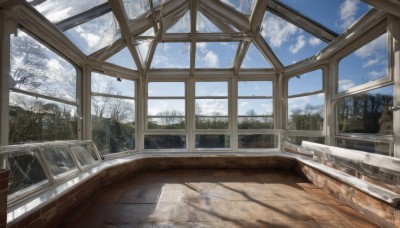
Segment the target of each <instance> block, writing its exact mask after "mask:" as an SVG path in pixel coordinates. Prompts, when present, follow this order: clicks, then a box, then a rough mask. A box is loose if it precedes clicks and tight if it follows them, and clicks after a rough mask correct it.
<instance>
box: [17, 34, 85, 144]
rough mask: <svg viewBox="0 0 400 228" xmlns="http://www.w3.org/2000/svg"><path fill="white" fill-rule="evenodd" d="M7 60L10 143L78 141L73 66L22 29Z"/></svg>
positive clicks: (74, 70)
mask: <svg viewBox="0 0 400 228" xmlns="http://www.w3.org/2000/svg"><path fill="white" fill-rule="evenodd" d="M10 57H11V71H10V78H9V80H10V84H9V86H10V98H9V127H10V131H9V144H16V143H27V142H38V141H44V140H46V141H53V140H69V139H77V133H78V130H77V129H78V114H77V109H78V107H77V104H76V82H77V74H76V69H75V67H74V66H73V65H72V64H70V63H69V62H67V61H66V60H65V59H64V58H62V57H61V56H59V55H58V54H57V53H55V52H53V51H52V50H50V49H49V48H47V47H46V46H44V45H42V44H41V43H40V42H38V41H37V40H35V39H34V38H33V37H31V36H30V35H28V34H27V33H25V32H23V31H22V30H18V36H17V37H15V36H14V35H12V36H11V53H10Z"/></svg>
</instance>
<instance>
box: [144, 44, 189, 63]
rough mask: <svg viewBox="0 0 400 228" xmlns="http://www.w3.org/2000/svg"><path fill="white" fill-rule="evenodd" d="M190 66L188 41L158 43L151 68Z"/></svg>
mask: <svg viewBox="0 0 400 228" xmlns="http://www.w3.org/2000/svg"><path fill="white" fill-rule="evenodd" d="M189 67H190V43H158V45H157V48H156V51H155V53H154V57H153V61H152V62H151V68H178V69H188V68H189Z"/></svg>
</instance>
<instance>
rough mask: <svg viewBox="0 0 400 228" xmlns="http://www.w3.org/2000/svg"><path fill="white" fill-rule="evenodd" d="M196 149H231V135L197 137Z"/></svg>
mask: <svg viewBox="0 0 400 228" xmlns="http://www.w3.org/2000/svg"><path fill="white" fill-rule="evenodd" d="M195 148H196V149H203V148H204V149H206V148H209V149H212V148H216V149H217V148H222V149H227V148H230V137H229V135H196V139H195Z"/></svg>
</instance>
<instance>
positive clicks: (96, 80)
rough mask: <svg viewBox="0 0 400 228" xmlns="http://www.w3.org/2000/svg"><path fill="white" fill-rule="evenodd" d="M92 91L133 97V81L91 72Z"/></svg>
mask: <svg viewBox="0 0 400 228" xmlns="http://www.w3.org/2000/svg"><path fill="white" fill-rule="evenodd" d="M92 92H95V93H104V94H110V95H119V96H127V97H134V96H135V82H134V81H131V80H127V79H120V80H119V79H118V78H116V77H111V76H107V75H104V74H100V73H97V72H92Z"/></svg>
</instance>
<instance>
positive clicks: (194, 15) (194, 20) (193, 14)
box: [190, 0, 197, 75]
mask: <svg viewBox="0 0 400 228" xmlns="http://www.w3.org/2000/svg"><path fill="white" fill-rule="evenodd" d="M196 25H197V0H192V3H191V6H190V29H191V30H190V32H191V39H192V40H191V42H192V43H191V45H192V47H191V48H190V74H191V75H194V69H195V67H196V66H195V62H196V38H197V36H196V34H197V31H196V29H197V28H196Z"/></svg>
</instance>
